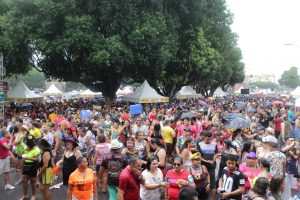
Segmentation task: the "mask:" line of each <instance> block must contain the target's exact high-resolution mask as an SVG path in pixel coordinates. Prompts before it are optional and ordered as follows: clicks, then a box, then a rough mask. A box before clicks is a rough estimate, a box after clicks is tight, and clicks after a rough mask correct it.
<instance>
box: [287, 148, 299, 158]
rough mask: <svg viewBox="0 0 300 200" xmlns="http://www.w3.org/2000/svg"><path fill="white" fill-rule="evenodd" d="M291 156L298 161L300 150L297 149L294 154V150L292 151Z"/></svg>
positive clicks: (290, 151)
mask: <svg viewBox="0 0 300 200" xmlns="http://www.w3.org/2000/svg"><path fill="white" fill-rule="evenodd" d="M289 154H290V156H292V157H293V158H295V159H296V160H297V159H299V156H300V150H299V149H296V152H294V151H293V150H292V149H290V150H289Z"/></svg>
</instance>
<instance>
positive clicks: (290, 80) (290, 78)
mask: <svg viewBox="0 0 300 200" xmlns="http://www.w3.org/2000/svg"><path fill="white" fill-rule="evenodd" d="M278 83H279V85H281V86H286V87H289V88H291V89H295V88H296V87H297V86H299V85H300V79H299V75H298V68H297V67H291V68H290V69H289V70H285V71H284V72H283V74H282V75H281V78H280V79H279V80H278Z"/></svg>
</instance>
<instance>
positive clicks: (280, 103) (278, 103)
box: [273, 100, 283, 105]
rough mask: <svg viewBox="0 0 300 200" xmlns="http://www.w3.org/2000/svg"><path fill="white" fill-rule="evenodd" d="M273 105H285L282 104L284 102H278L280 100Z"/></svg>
mask: <svg viewBox="0 0 300 200" xmlns="http://www.w3.org/2000/svg"><path fill="white" fill-rule="evenodd" d="M273 104H275V105H282V104H283V102H282V101H278V100H277V101H274V102H273Z"/></svg>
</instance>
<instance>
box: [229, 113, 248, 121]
mask: <svg viewBox="0 0 300 200" xmlns="http://www.w3.org/2000/svg"><path fill="white" fill-rule="evenodd" d="M236 118H244V117H243V114H241V113H228V114H227V115H226V116H225V118H224V119H227V120H232V119H236Z"/></svg>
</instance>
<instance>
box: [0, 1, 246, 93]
mask: <svg viewBox="0 0 300 200" xmlns="http://www.w3.org/2000/svg"><path fill="white" fill-rule="evenodd" d="M0 14H1V16H0V31H1V34H0V50H1V51H2V52H4V57H5V63H4V64H5V66H6V67H7V70H8V72H9V75H12V74H16V73H23V74H24V73H26V72H28V71H29V69H30V68H31V67H35V68H36V69H38V70H39V71H41V72H43V73H44V74H45V76H46V77H48V78H49V77H50V78H52V77H53V78H58V79H61V80H65V81H74V82H81V83H82V84H84V85H85V86H87V87H88V88H90V89H93V90H96V91H101V92H102V93H103V95H104V96H105V97H108V98H113V97H114V95H115V92H116V91H117V89H118V88H119V86H120V84H121V81H122V80H123V79H126V80H129V79H130V80H133V81H138V82H142V81H143V80H144V79H147V80H148V82H149V84H150V85H151V86H152V87H154V88H155V90H156V91H158V92H159V93H161V94H163V95H167V96H170V97H173V96H174V95H175V94H176V92H177V91H179V90H180V88H181V87H182V86H184V85H195V86H197V88H198V90H200V91H201V92H202V93H203V94H205V95H210V94H213V92H214V90H216V88H218V87H222V88H225V89H226V88H227V87H228V86H229V85H233V84H235V83H237V82H241V81H243V79H244V66H243V64H242V63H241V62H240V61H241V58H242V57H241V52H240V50H239V49H238V47H237V44H236V40H237V36H236V35H235V34H234V33H233V32H232V31H231V29H230V24H231V23H232V15H231V13H230V12H229V11H228V10H227V8H226V4H225V1H224V0H181V1H173V0H150V1H143V0H115V1H110V0H101V1H100V0H94V1H85V0H26V1H23V0H14V1H8V0H6V1H1V3H0ZM209 92H210V93H209Z"/></svg>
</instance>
